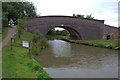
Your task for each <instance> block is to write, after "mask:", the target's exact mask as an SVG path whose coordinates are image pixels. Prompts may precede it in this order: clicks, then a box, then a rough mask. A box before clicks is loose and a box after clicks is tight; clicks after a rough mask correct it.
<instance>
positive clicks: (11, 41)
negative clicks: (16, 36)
mask: <svg viewBox="0 0 120 80" xmlns="http://www.w3.org/2000/svg"><path fill="white" fill-rule="evenodd" d="M12 40H13V38H12V37H11V50H12Z"/></svg>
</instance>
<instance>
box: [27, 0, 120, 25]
mask: <svg viewBox="0 0 120 80" xmlns="http://www.w3.org/2000/svg"><path fill="white" fill-rule="evenodd" d="M28 1H32V2H34V4H35V6H36V7H37V13H38V14H39V13H41V16H46V15H67V16H72V14H73V13H75V14H83V15H88V14H91V13H92V15H93V16H94V17H95V19H100V20H105V24H108V25H112V26H118V1H119V0H28Z"/></svg>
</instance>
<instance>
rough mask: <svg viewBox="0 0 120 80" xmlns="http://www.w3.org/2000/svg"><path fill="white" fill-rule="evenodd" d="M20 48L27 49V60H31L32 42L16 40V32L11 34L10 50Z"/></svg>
mask: <svg viewBox="0 0 120 80" xmlns="http://www.w3.org/2000/svg"><path fill="white" fill-rule="evenodd" d="M14 46H15V47H22V48H26V49H29V58H30V59H31V55H32V40H26V39H20V38H18V32H16V33H15V34H13V36H12V37H11V50H13V47H14Z"/></svg>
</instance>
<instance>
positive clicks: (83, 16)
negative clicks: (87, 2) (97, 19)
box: [73, 14, 94, 19]
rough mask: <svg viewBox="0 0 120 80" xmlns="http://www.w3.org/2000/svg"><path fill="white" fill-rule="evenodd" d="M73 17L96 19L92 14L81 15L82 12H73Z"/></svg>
mask: <svg viewBox="0 0 120 80" xmlns="http://www.w3.org/2000/svg"><path fill="white" fill-rule="evenodd" d="M73 17H80V18H88V19H94V17H92V14H90V15H86V17H85V15H80V14H73Z"/></svg>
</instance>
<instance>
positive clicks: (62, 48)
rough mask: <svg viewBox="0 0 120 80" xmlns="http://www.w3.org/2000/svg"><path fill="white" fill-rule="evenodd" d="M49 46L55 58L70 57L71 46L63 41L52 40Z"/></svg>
mask: <svg viewBox="0 0 120 80" xmlns="http://www.w3.org/2000/svg"><path fill="white" fill-rule="evenodd" d="M49 45H50V47H51V50H52V52H53V54H54V55H55V57H70V56H71V45H70V44H69V43H68V42H65V41H61V40H54V41H53V40H51V41H49Z"/></svg>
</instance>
